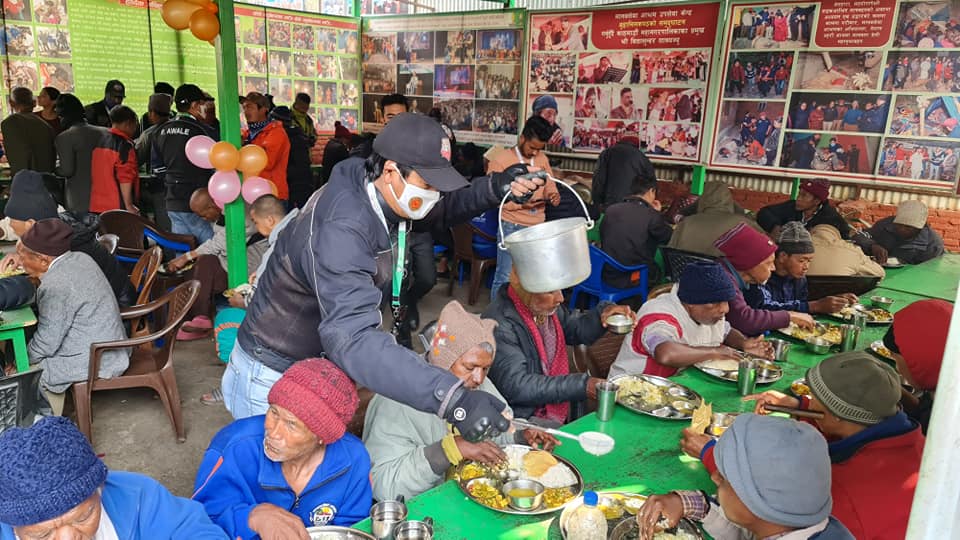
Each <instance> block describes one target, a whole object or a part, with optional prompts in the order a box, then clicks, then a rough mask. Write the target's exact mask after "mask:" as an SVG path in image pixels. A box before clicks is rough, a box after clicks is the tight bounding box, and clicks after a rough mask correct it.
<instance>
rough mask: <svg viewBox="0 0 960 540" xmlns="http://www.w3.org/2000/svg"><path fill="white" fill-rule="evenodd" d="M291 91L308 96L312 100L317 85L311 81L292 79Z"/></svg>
mask: <svg viewBox="0 0 960 540" xmlns="http://www.w3.org/2000/svg"><path fill="white" fill-rule="evenodd" d="M293 91H294V92H296V93H297V94H306V95H308V96H310V101H311V102H312V101H313V98H314V97H316V94H317V86H316V85H315V84H314V82H313V81H293Z"/></svg>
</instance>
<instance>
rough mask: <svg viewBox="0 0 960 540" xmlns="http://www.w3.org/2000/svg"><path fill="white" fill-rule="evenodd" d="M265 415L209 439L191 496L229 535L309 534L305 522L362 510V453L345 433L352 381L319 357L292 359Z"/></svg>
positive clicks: (327, 521)
mask: <svg viewBox="0 0 960 540" xmlns="http://www.w3.org/2000/svg"><path fill="white" fill-rule="evenodd" d="M269 401H270V408H269V409H268V410H267V414H266V416H253V417H250V418H244V419H242V420H237V421H236V422H234V423H232V424H230V425H228V426H227V427H225V428H223V429H222V430H220V433H218V434H217V435H216V436H215V437H214V438H213V441H211V442H210V447H209V448H208V449H207V452H206V454H204V456H203V462H201V463H200V470H198V471H197V479H196V483H195V492H194V494H193V498H194V499H195V500H197V501H200V502H201V503H203V505H204V507H205V508H206V510H207V513H208V514H209V515H210V517H211V518H212V519H213V520H214V521H215V522H216V523H217V525H220V526H221V527H223V529H224V530H225V531H226V532H227V534H228V535H229V536H230V538H231V540H232V539H235V538H242V539H243V540H252V539H255V538H257V539H262V540H274V539H276V540H287V539H290V540H293V539H296V540H309V536H308V535H307V530H306V528H307V527H314V526H321V525H343V526H350V525H353V524H354V523H356V522H358V521H360V520H362V519H364V518H365V517H367V515H368V513H369V511H370V504H371V503H372V499H373V492H372V488H371V486H370V456H369V454H367V450H366V448H364V447H363V443H362V442H360V439H358V438H356V437H354V436H353V435H350V434H349V433H346V431H347V423H348V422H349V421H350V419H351V418H352V417H353V414H354V413H355V412H356V411H357V405H358V404H359V398H358V397H357V389H356V387H355V386H354V385H353V381H351V380H350V379H349V378H348V377H347V375H346V374H345V373H344V372H342V371H340V369H339V368H337V367H336V366H335V365H333V363H331V362H330V361H328V360H324V359H309V360H304V361H302V362H297V363H296V364H294V365H293V367H291V368H290V369H288V370H287V372H286V373H284V374H283V377H281V378H280V380H279V381H277V382H276V384H274V385H273V388H272V389H271V390H270V395H269Z"/></svg>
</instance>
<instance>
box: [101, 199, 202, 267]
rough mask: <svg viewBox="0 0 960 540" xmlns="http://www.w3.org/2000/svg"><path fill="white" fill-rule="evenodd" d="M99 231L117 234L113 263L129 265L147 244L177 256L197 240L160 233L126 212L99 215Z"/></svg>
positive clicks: (141, 217) (195, 245) (184, 235)
mask: <svg viewBox="0 0 960 540" xmlns="http://www.w3.org/2000/svg"><path fill="white" fill-rule="evenodd" d="M100 231H101V232H103V233H105V234H115V235H117V237H118V238H119V242H118V245H117V260H119V261H123V262H126V263H131V264H133V263H136V262H137V259H139V258H140V256H141V255H143V252H144V251H145V250H146V249H147V247H148V246H149V245H154V244H155V245H159V246H160V247H161V248H163V249H168V250H172V251H174V252H177V253H186V252H187V251H190V250H192V249H194V248H196V247H197V239H196V238H194V237H193V236H192V235H189V234H173V233H168V232H163V231H161V230H160V228H159V227H158V226H157V224H156V223H154V222H152V221H150V220H149V219H147V218H145V217H143V216H140V215H137V214H134V213H132V212H127V211H126V210H110V211H108V212H104V213H102V214H100Z"/></svg>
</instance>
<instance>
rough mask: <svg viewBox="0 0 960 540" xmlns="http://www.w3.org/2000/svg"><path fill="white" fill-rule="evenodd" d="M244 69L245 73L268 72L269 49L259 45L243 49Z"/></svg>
mask: <svg viewBox="0 0 960 540" xmlns="http://www.w3.org/2000/svg"><path fill="white" fill-rule="evenodd" d="M242 71H243V72H244V73H266V72H267V50H266V49H261V48H259V47H247V48H245V49H243V69H242Z"/></svg>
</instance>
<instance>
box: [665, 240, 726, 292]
mask: <svg viewBox="0 0 960 540" xmlns="http://www.w3.org/2000/svg"><path fill="white" fill-rule="evenodd" d="M660 252H661V253H663V265H664V266H665V267H666V268H664V270H666V274H667V276H668V277H669V278H670V281H673V282H674V283H678V282H679V281H680V274H681V273H682V272H683V267H685V266H686V265H688V264H690V263H692V262H694V261H706V262H717V261H718V260H719V259H717V258H716V257H711V256H710V255H704V254H703V253H694V252H692V251H684V250H682V249H674V248H668V247H666V246H661V247H660Z"/></svg>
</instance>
